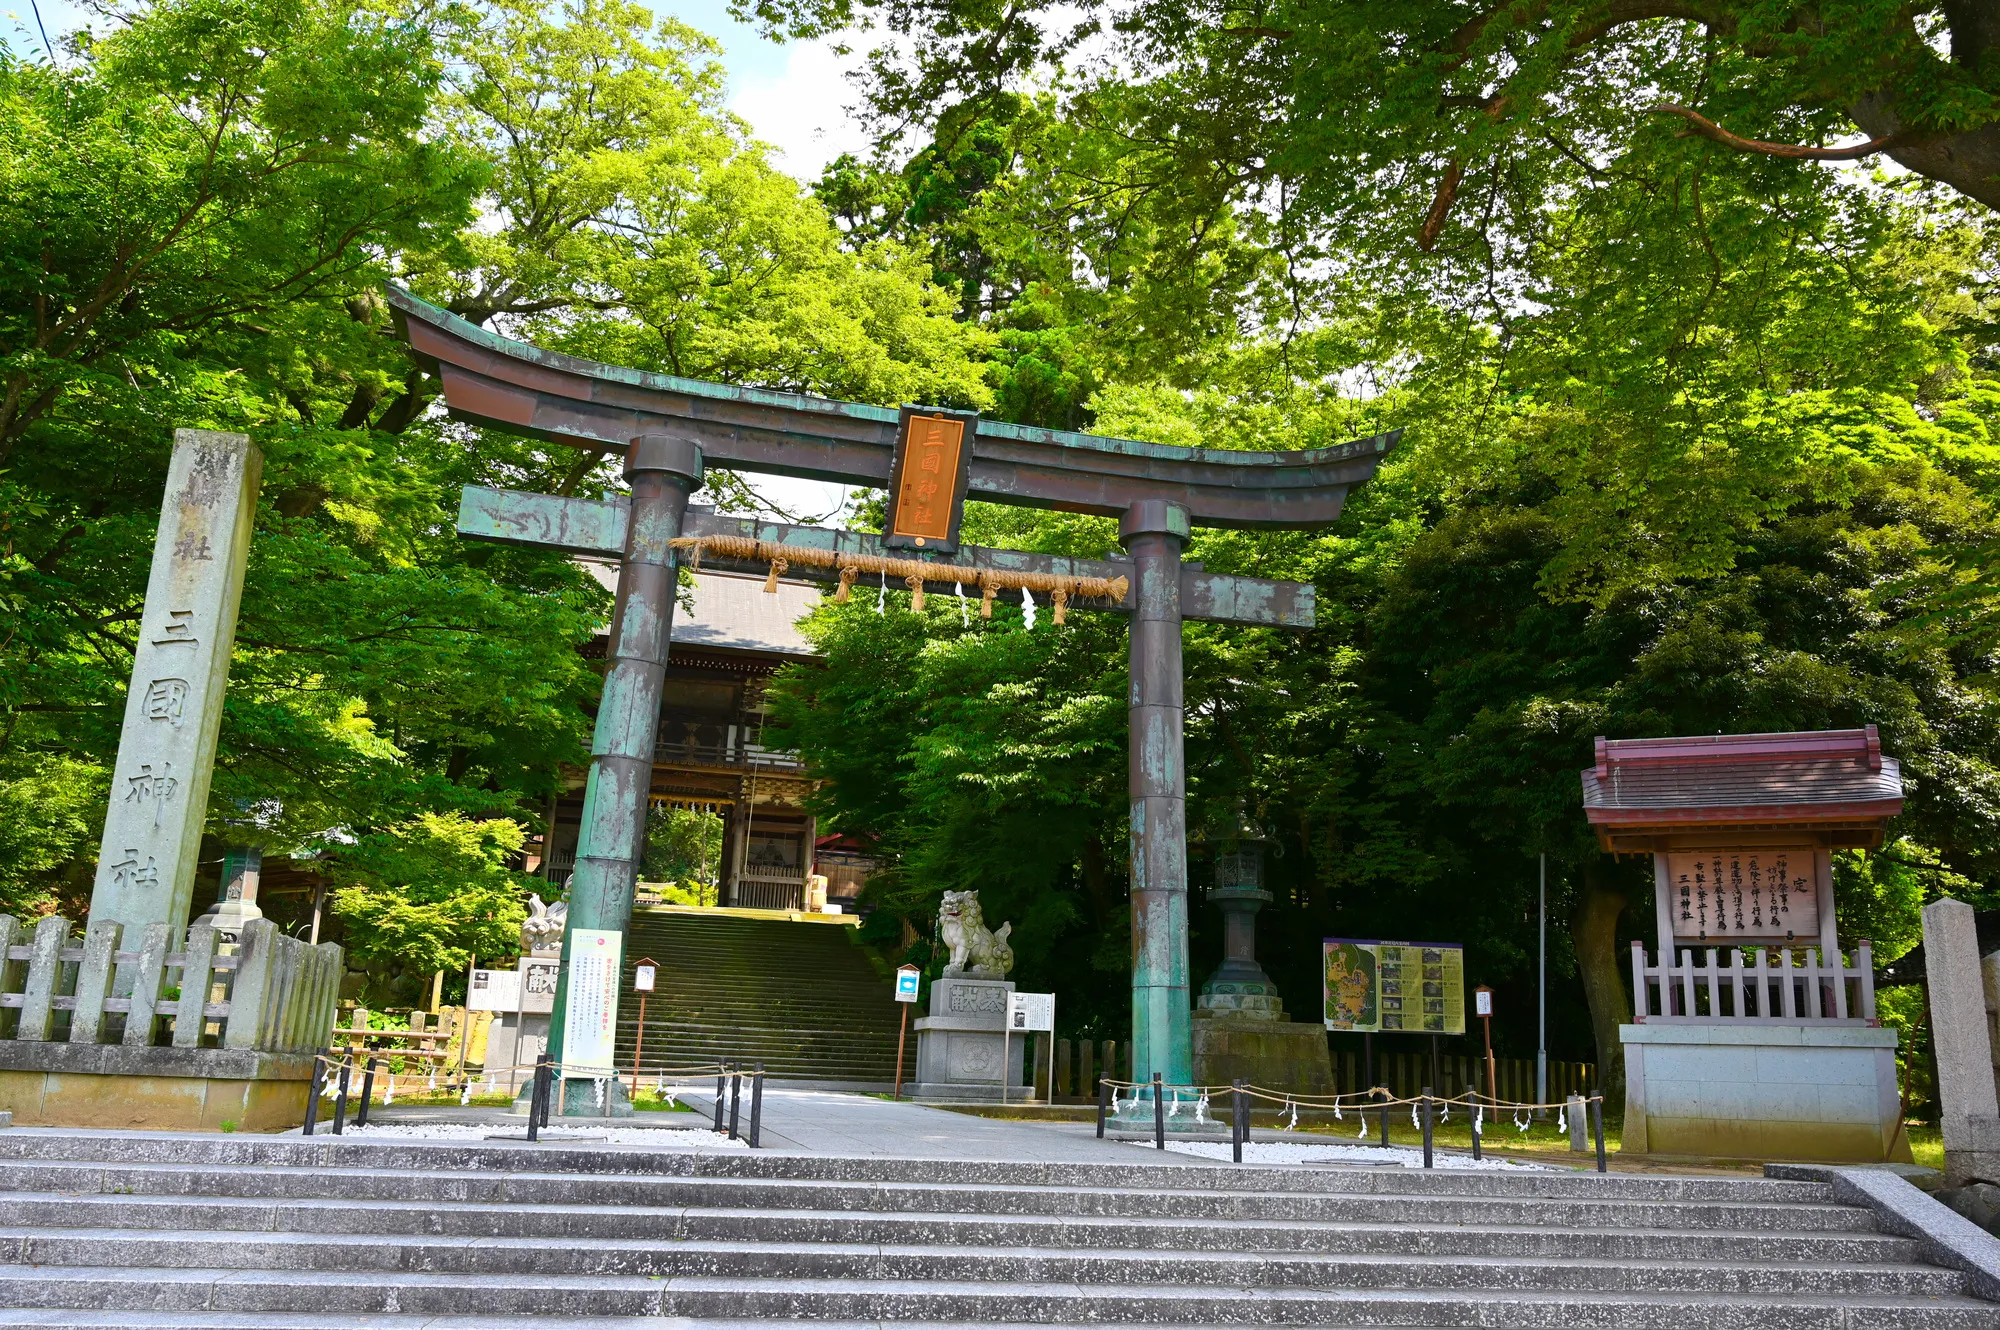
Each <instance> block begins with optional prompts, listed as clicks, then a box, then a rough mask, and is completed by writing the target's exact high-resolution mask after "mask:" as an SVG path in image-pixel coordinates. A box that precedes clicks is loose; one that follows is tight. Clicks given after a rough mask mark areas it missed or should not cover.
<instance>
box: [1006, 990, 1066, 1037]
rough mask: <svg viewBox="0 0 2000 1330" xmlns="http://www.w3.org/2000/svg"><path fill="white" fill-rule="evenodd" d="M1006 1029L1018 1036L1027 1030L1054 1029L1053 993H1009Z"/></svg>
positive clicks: (1054, 1004) (1054, 1009)
mask: <svg viewBox="0 0 2000 1330" xmlns="http://www.w3.org/2000/svg"><path fill="white" fill-rule="evenodd" d="M1007 1028H1008V1030H1010V1031H1012V1032H1014V1033H1016V1034H1019V1033H1022V1032H1024V1031H1029V1030H1048V1031H1051V1032H1053V1031H1054V1030H1055V1028H1056V995H1055V994H1054V993H1010V994H1008V995H1007Z"/></svg>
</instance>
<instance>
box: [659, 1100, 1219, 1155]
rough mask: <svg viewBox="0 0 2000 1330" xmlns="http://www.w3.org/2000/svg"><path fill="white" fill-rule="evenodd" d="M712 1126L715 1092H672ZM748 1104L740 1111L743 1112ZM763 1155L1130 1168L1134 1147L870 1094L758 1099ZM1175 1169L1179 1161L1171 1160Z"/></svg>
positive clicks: (1078, 1126)
mask: <svg viewBox="0 0 2000 1330" xmlns="http://www.w3.org/2000/svg"><path fill="white" fill-rule="evenodd" d="M677 1094H678V1097H679V1098H680V1100H681V1102H682V1103H686V1104H691V1105H694V1106H695V1107H697V1108H699V1109H702V1110H705V1111H706V1112H708V1114H709V1115H710V1120H711V1121H713V1120H714V1111H715V1093H714V1091H712V1090H711V1091H708V1092H707V1093H706V1094H704V1093H702V1092H700V1091H696V1090H690V1089H683V1090H680V1091H678V1092H677ZM749 1107H750V1106H749V1104H748V1103H747V1102H746V1103H745V1104H744V1105H743V1112H744V1113H746V1114H747V1113H748V1111H749ZM760 1144H761V1145H762V1146H763V1147H764V1148H765V1149H767V1150H780V1151H786V1152H792V1153H799V1154H826V1155H843V1156H850V1157H853V1156H869V1157H876V1158H888V1159H967V1158H969V1159H992V1160H1010V1161H1014V1160H1019V1161H1026V1162H1045V1163H1059V1164H1078V1163H1091V1162H1106V1161H1111V1162H1116V1161H1119V1160H1123V1161H1125V1162H1127V1163H1130V1162H1133V1159H1134V1154H1135V1151H1134V1148H1133V1147H1132V1146H1130V1145H1125V1144H1122V1143H1120V1142H1118V1141H1110V1140H1105V1141H1100V1140H1098V1139H1097V1127H1096V1125H1095V1124H1094V1123H1082V1122H1021V1121H1011V1120H1008V1119H1005V1118H984V1117H976V1116H974V1115H973V1114H970V1113H953V1112H951V1111H950V1110H949V1109H943V1108H926V1107H924V1106H923V1105H922V1104H911V1103H897V1102H895V1101H893V1100H889V1099H878V1098H876V1097H874V1096H873V1095H858V1094H839V1093H835V1092H833V1091H827V1090H779V1089H768V1090H766V1091H765V1092H764V1121H763V1134H762V1137H761V1139H760ZM1174 1162H1176V1163H1181V1162H1185V1160H1184V1158H1183V1157H1176V1159H1175V1161H1174Z"/></svg>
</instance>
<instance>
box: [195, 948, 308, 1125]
mask: <svg viewBox="0 0 2000 1330" xmlns="http://www.w3.org/2000/svg"><path fill="white" fill-rule="evenodd" d="M214 969H215V929H214V927H213V926H211V925H209V924H204V923H197V924H195V925H194V927H192V928H190V929H188V931H187V951H186V952H184V953H183V954H182V958H181V1001H180V1006H179V1007H177V1008H176V1009H175V1011H174V1047H175V1048H200V1047H201V1036H202V1032H203V1030H204V1029H205V1028H206V1025H207V1022H208V1014H207V1008H208V986H209V984H210V982H212V981H211V979H210V975H211V974H213V973H214ZM336 1134H338V1129H336Z"/></svg>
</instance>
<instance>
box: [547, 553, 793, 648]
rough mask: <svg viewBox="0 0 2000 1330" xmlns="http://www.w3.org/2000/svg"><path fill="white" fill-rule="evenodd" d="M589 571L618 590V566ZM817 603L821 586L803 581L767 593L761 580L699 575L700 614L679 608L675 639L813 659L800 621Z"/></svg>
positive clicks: (689, 643)
mask: <svg viewBox="0 0 2000 1330" xmlns="http://www.w3.org/2000/svg"><path fill="white" fill-rule="evenodd" d="M585 567H587V568H589V569H590V571H591V573H592V574H593V575H594V576H595V577H596V578H597V580H598V581H599V582H601V583H603V584H604V586H605V588H606V589H607V590H609V591H613V592H615V591H617V589H618V568H617V565H615V564H601V563H588V564H586V565H585ZM817 604H819V588H817V587H814V586H807V585H805V584H803V583H799V582H779V583H778V589H777V592H776V594H773V595H766V594H765V592H764V579H763V578H761V577H737V576H734V575H733V574H729V573H696V574H695V575H694V610H693V612H692V613H690V612H689V611H688V610H687V609H685V608H683V607H680V606H676V607H675V609H674V635H673V640H674V643H675V644H676V645H679V646H704V647H717V648H721V649H723V650H735V651H762V652H769V653H771V654H774V655H780V656H810V655H812V654H813V645H812V643H810V642H808V641H806V638H805V634H803V633H801V632H800V631H799V629H798V621H799V620H800V619H802V618H804V617H805V616H806V615H807V614H808V613H809V612H811V610H812V608H813V607H814V606H815V605H817Z"/></svg>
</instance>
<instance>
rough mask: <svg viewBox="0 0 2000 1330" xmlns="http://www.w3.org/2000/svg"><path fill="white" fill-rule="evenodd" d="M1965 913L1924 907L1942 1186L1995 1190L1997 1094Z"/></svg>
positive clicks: (1998, 1177)
mask: <svg viewBox="0 0 2000 1330" xmlns="http://www.w3.org/2000/svg"><path fill="white" fill-rule="evenodd" d="M1980 968H1981V967H1980V958H1979V940H1978V934H1977V932H1976V931H1975V929H1974V928H1973V919H1972V907H1971V906H1970V905H1967V904H1966V903H1965V902H1964V901H1955V900H1949V899H1946V900H1939V901H1933V902H1932V903H1931V904H1929V905H1926V906H1925V907H1924V982H1925V987H1926V988H1927V989H1928V990H1929V994H1930V1008H1931V1010H1930V1019H1931V1050H1932V1052H1933V1053H1934V1055H1935V1056H1936V1058H1937V1079H1938V1098H1939V1100H1940V1101H1941V1102H1940V1104H1939V1107H1940V1108H1941V1110H1942V1118H1943V1128H1944V1131H1943V1135H1944V1171H1945V1180H1946V1182H1947V1183H1948V1184H1950V1185H1952V1186H1958V1185H1960V1184H1962V1183H1966V1182H2000V1092H1996V1088H1995V1083H1994V1063H1993V1042H1992V1034H1991V1026H1990V1020H1989V1016H1988V1011H1987V991H1986V983H1985V980H1984V976H1983V975H1982V974H1981V972H1980Z"/></svg>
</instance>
